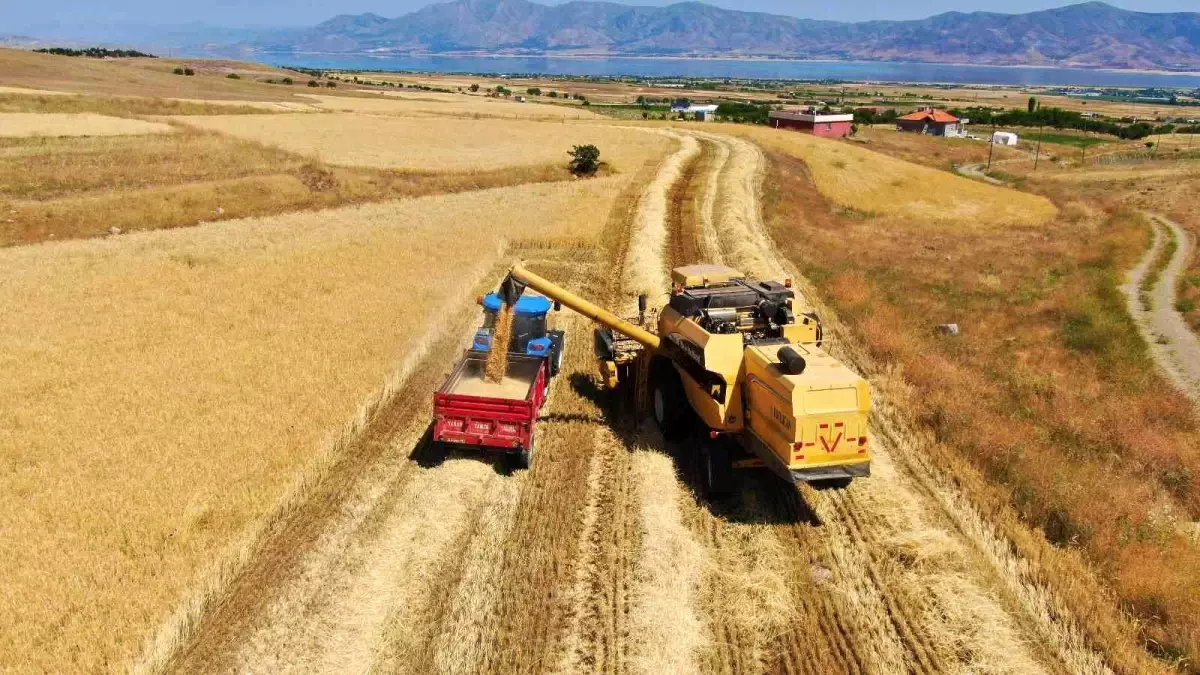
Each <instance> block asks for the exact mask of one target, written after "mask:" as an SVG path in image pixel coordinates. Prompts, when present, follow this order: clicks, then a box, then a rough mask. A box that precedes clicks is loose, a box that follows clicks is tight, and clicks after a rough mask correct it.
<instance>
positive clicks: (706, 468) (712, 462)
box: [700, 441, 733, 499]
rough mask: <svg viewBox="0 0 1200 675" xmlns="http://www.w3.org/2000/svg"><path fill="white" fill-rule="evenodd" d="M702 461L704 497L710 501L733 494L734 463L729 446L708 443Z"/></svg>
mask: <svg viewBox="0 0 1200 675" xmlns="http://www.w3.org/2000/svg"><path fill="white" fill-rule="evenodd" d="M700 459H701V467H700V471H701V475H700V478H701V481H702V482H703V486H702V487H703V488H704V495H705V496H706V497H708V498H709V499H722V498H724V497H728V496H729V495H730V493H732V492H733V461H732V459H731V458H730V456H729V446H727V445H725V443H723V442H721V441H716V442H713V443H706V444H704V446H703V448H702V450H701V458H700Z"/></svg>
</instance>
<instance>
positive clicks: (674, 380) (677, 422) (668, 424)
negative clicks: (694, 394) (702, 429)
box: [652, 365, 688, 440]
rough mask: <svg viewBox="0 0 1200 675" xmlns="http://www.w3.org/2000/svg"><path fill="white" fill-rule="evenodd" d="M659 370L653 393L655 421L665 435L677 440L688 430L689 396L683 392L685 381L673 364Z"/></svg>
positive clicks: (669, 438)
mask: <svg viewBox="0 0 1200 675" xmlns="http://www.w3.org/2000/svg"><path fill="white" fill-rule="evenodd" d="M657 370H658V372H657V373H656V374H655V377H654V393H653V395H652V396H653V403H654V422H655V423H656V424H658V428H659V429H660V430H662V434H663V437H665V438H667V439H668V440H675V439H678V438H681V437H683V436H684V435H685V433H686V432H687V425H686V420H687V415H686V414H685V413H686V410H685V406H686V405H687V404H688V403H687V396H686V395H685V394H684V393H683V383H682V382H680V381H679V374H678V373H676V372H675V369H674V368H673V367H672V366H669V365H665V366H663V367H661V368H658V369H657Z"/></svg>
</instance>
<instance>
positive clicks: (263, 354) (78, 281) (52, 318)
mask: <svg viewBox="0 0 1200 675" xmlns="http://www.w3.org/2000/svg"><path fill="white" fill-rule="evenodd" d="M623 180H624V179H623V178H621V177H611V178H604V179H597V180H593V181H586V182H578V183H560V184H550V185H534V186H527V187H516V188H507V189H500V190H493V191H479V192H473V193H468V194H462V195H456V196H451V197H444V196H439V197H431V198H424V199H416V200H408V201H400V202H392V203H386V204H379V205H371V206H364V207H354V208H346V209H339V210H336V211H325V212H317V213H300V214H294V215H284V216H278V217H273V218H266V219H259V220H246V221H230V222H226V223H220V224H213V225H209V226H206V227H203V228H195V229H191V230H178V231H171V232H155V233H143V234H140V235H132V236H129V237H122V238H120V239H116V240H108V241H89V242H64V243H62V244H57V245H48V246H33V247H23V248H15V249H8V250H6V251H3V252H0V259H2V260H3V263H2V264H0V270H3V271H2V272H0V277H2V280H3V281H2V283H0V304H2V305H3V306H4V307H6V308H8V309H6V311H5V313H4V315H3V317H0V344H2V345H3V346H2V347H0V353H2V354H3V355H4V358H3V361H2V365H0V371H3V376H0V397H2V398H3V399H4V400H6V401H10V402H15V403H14V404H13V405H9V406H6V407H5V409H4V411H3V413H2V415H3V417H2V423H0V429H3V431H0V453H2V454H3V456H5V457H6V458H8V459H9V460H10V461H11V462H12V465H13V466H14V467H16V469H15V470H14V471H12V472H9V473H6V474H5V476H4V478H3V479H2V480H3V483H4V486H3V490H0V492H2V493H3V494H5V495H7V496H8V497H9V498H10V499H14V500H18V502H17V503H10V504H9V505H8V506H7V507H5V508H4V515H3V517H2V519H3V529H4V531H5V532H6V537H5V538H4V541H3V543H0V566H3V568H4V569H6V570H11V571H12V572H11V574H9V576H8V578H7V580H6V584H7V586H8V588H9V589H10V592H8V593H6V594H5V595H4V596H3V601H2V602H3V607H2V608H0V612H2V613H3V616H4V619H2V620H0V621H2V622H3V628H2V629H0V635H2V636H3V644H0V654H4V655H5V656H4V657H3V658H2V659H0V660H3V662H4V665H5V667H15V666H16V665H17V664H22V666H23V667H29V668H34V669H43V668H44V669H47V670H59V669H68V670H76V669H78V670H93V669H95V668H97V667H99V666H100V664H103V663H112V662H114V661H116V660H121V659H125V658H128V657H129V656H130V655H131V653H132V651H133V649H134V648H135V647H136V645H137V643H138V642H139V640H140V639H141V638H142V636H143V635H144V633H145V631H146V630H147V629H148V628H149V627H150V626H151V625H152V624H153V623H154V622H155V621H158V620H161V619H162V618H163V615H164V614H165V613H166V612H167V611H169V609H170V608H171V607H172V605H173V603H175V602H177V601H178V599H179V598H180V596H181V595H183V594H184V592H185V590H187V589H188V587H189V585H191V584H193V583H195V581H196V574H198V573H199V571H200V569H201V568H202V567H203V566H204V564H205V562H206V561H208V560H211V559H212V558H213V556H214V555H215V554H217V553H219V552H220V551H221V550H222V549H223V547H225V546H227V545H229V543H230V542H231V541H234V540H235V539H236V538H237V537H238V535H239V534H241V533H242V531H243V530H244V529H245V528H247V527H248V525H250V524H251V523H252V522H253V521H254V520H255V519H257V518H259V517H261V516H263V515H264V514H266V513H267V512H268V511H269V509H270V508H271V506H272V505H273V504H274V503H275V502H276V501H277V500H278V499H279V497H280V494H281V490H283V488H284V487H285V486H286V485H287V484H288V482H289V481H290V480H291V479H292V477H293V475H295V473H296V472H297V470H298V469H300V468H302V467H304V466H305V464H306V463H307V462H308V461H309V460H310V458H312V457H313V456H314V454H315V453H316V452H317V450H318V449H319V448H320V447H321V445H322V443H323V442H327V441H328V440H329V439H330V438H331V437H332V436H333V435H334V434H335V432H336V431H337V429H338V428H339V426H340V424H341V422H342V421H343V420H346V419H349V418H351V417H352V414H353V413H354V411H355V409H356V408H357V407H358V405H359V404H360V402H361V401H362V400H364V399H365V398H366V397H367V395H368V394H370V393H371V392H373V391H374V390H375V389H376V388H377V386H378V383H379V382H380V381H382V379H383V377H384V376H385V374H386V373H388V372H389V371H390V370H393V369H394V368H396V366H397V364H398V363H400V362H401V361H402V360H403V359H404V355H405V353H406V352H407V351H411V350H413V349H414V348H415V346H416V342H415V341H416V340H419V339H420V336H421V335H423V334H424V333H426V332H427V331H428V330H429V326H430V325H431V324H436V323H437V322H438V316H439V315H440V313H441V312H443V311H444V308H445V306H446V305H447V303H454V302H461V301H462V300H461V297H462V296H464V295H466V294H469V292H470V291H471V290H472V288H471V287H472V286H473V282H472V279H474V278H476V277H478V275H479V274H480V273H481V270H486V269H490V267H491V266H492V264H493V262H494V261H495V260H496V256H497V255H499V252H500V250H501V247H502V241H503V240H504V239H513V240H520V239H524V238H534V239H551V240H553V239H555V238H560V239H562V240H566V241H578V240H587V239H588V238H590V237H592V236H594V232H595V231H596V229H597V227H598V223H597V220H596V219H597V218H601V219H602V218H603V214H605V213H607V212H608V210H609V208H610V205H611V203H612V200H613V199H614V196H615V194H616V193H617V192H618V191H619V189H620V185H621V184H622V181H623ZM533 204H536V205H537V208H530V205H533ZM483 222H486V223H487V226H486V227H481V226H480V224H481V223H483ZM447 259H451V260H454V261H455V263H454V264H447V265H431V264H430V262H431V261H439V260H447ZM31 364H37V365H36V366H33V365H31ZM47 522H54V523H56V525H55V526H54V527H45V523H47ZM84 542H86V544H85V543H84ZM48 631H54V633H53V637H49V635H50V633H48ZM47 641H48V642H47ZM35 645H41V646H40V647H36V646H35Z"/></svg>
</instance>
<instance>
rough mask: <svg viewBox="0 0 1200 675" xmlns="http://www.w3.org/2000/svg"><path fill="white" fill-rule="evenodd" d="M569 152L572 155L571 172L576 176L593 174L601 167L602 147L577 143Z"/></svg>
mask: <svg viewBox="0 0 1200 675" xmlns="http://www.w3.org/2000/svg"><path fill="white" fill-rule="evenodd" d="M567 154H569V155H571V173H573V174H575V175H576V176H593V175H595V174H596V170H597V169H599V168H600V148H597V147H596V146H594V145H576V146H573V147H572V148H571V150H570V152H568V153H567Z"/></svg>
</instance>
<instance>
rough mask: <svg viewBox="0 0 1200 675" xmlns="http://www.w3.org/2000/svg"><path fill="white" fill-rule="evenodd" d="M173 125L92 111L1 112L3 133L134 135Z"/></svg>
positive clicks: (0, 134)
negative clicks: (98, 113)
mask: <svg viewBox="0 0 1200 675" xmlns="http://www.w3.org/2000/svg"><path fill="white" fill-rule="evenodd" d="M169 131H171V127H170V125H167V124H163V123H161V122H146V121H143V120H131V119H124V118H121V117H107V116H104V115H96V114H93V113H23V112H9V113H0V137H4V138H24V137H30V136H51V137H61V136H132V135H137V134H162V133H167V132H169Z"/></svg>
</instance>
